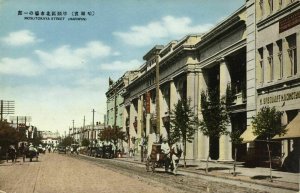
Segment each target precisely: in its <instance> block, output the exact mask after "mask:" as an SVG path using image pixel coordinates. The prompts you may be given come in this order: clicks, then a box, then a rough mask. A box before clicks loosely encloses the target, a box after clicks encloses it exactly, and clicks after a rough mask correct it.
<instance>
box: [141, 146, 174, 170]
mask: <svg viewBox="0 0 300 193" xmlns="http://www.w3.org/2000/svg"><path fill="white" fill-rule="evenodd" d="M170 162H171V159H170V158H169V157H167V156H165V155H164V154H163V153H162V151H161V144H159V143H154V144H152V148H151V153H150V155H149V156H148V157H147V161H146V170H147V172H148V171H150V169H151V171H152V172H155V168H163V167H164V168H165V170H166V171H168V169H169V166H170Z"/></svg>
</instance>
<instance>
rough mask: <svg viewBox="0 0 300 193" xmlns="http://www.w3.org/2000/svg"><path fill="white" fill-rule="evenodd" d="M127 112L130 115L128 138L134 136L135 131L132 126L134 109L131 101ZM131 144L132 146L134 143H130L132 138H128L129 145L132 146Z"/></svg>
mask: <svg viewBox="0 0 300 193" xmlns="http://www.w3.org/2000/svg"><path fill="white" fill-rule="evenodd" d="M129 114H130V116H129V117H130V119H129V133H130V138H131V137H136V132H135V130H134V127H133V123H134V120H135V109H134V104H133V101H131V102H130V109H129ZM133 146H134V144H133V143H132V140H131V139H130V147H131V148H134V147H133Z"/></svg>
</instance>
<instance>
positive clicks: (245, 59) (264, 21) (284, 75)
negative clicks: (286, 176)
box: [107, 0, 300, 161]
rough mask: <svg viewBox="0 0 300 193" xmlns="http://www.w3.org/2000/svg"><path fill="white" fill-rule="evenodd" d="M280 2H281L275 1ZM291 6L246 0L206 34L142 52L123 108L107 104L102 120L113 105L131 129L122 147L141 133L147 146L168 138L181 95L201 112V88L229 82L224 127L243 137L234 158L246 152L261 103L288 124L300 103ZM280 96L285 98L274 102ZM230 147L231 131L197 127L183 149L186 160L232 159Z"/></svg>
mask: <svg viewBox="0 0 300 193" xmlns="http://www.w3.org/2000/svg"><path fill="white" fill-rule="evenodd" d="M278 2H282V3H281V4H280V3H279V4H278V5H277V4H276V3H278ZM275 4H276V5H275ZM279 5H280V7H279ZM270 9H272V11H269V10H270ZM297 10H299V1H272V0H268V1H267V0H265V1H263V0H260V1H259V0H247V1H246V2H245V5H243V6H242V7H241V8H240V9H238V10H237V11H236V12H234V13H233V14H232V15H230V16H229V17H228V18H226V19H225V20H223V21H222V22H220V23H219V24H218V25H216V26H215V27H214V28H213V29H211V30H210V31H208V32H207V33H205V34H196V35H187V36H186V37H184V38H183V39H181V40H179V41H176V40H174V41H171V42H170V43H168V44H167V45H157V46H154V47H153V48H152V49H151V50H149V52H147V53H146V54H145V55H144V57H143V59H144V60H145V63H144V64H142V65H141V67H140V68H139V69H137V73H135V74H134V78H132V79H130V81H129V82H127V85H123V86H122V95H121V96H122V97H123V99H122V100H124V104H123V105H122V109H120V108H121V106H120V105H114V107H113V106H112V105H108V109H107V111H108V122H107V123H110V124H112V120H115V118H116V117H118V115H117V116H116V114H117V113H114V115H113V116H111V114H112V113H113V109H116V107H118V112H119V111H122V117H123V124H122V125H120V126H122V128H123V129H124V131H125V130H126V131H127V132H128V134H129V136H130V137H129V138H128V146H129V147H132V148H134V149H135V151H136V153H137V154H139V153H140V152H141V147H142V146H141V145H142V143H143V139H145V138H148V145H150V144H151V142H153V141H157V140H158V137H157V136H159V135H161V136H163V137H168V135H169V129H170V128H169V127H170V115H169V113H170V111H171V110H172V109H173V108H174V104H175V103H177V101H178V100H179V99H182V98H190V99H191V105H192V107H193V109H194V113H195V114H196V115H197V116H198V117H199V118H200V119H201V118H202V115H201V108H200V107H201V92H202V91H206V90H207V89H209V88H216V89H217V90H218V91H219V95H220V96H224V95H226V90H227V88H228V85H229V86H230V88H231V90H232V92H233V94H234V101H233V103H232V104H231V108H230V109H231V111H230V115H231V120H230V125H229V126H228V128H227V130H228V131H235V130H239V131H240V132H241V133H242V137H244V144H243V145H241V146H240V148H239V152H240V153H239V157H238V159H240V160H242V159H243V157H245V156H246V155H247V152H249V151H250V150H251V149H253V148H254V149H255V147H256V146H257V147H259V145H258V144H256V143H255V142H253V141H254V140H255V138H256V137H255V136H254V135H253V134H252V126H251V121H252V117H253V116H255V115H256V113H257V111H258V110H259V109H260V108H261V106H263V105H275V104H276V107H278V108H279V109H280V110H284V111H285V116H284V117H285V120H286V123H288V122H290V121H291V120H292V119H293V118H294V117H295V116H296V115H297V112H298V109H300V108H299V104H300V103H299V101H298V100H299V99H298V98H299V97H297V96H298V94H297V89H299V88H300V87H299V83H298V82H299V81H298V79H297V77H298V76H297V75H298V73H299V72H298V71H299V70H298V71H297V69H299V67H297V65H299V64H298V63H299V62H298V63H297V61H299V53H298V52H296V50H297V45H299V25H298V24H299V11H297ZM291 18H292V19H291ZM293 18H296V22H295V21H294V20H293ZM297 42H298V44H297ZM273 53H274V55H273ZM279 53H280V54H279ZM273 56H274V57H273ZM275 56H276V58H275ZM260 57H261V59H259V58H260ZM272 57H273V58H272ZM280 58H281V59H280ZM280 62H281V63H280ZM298 78H299V77H298ZM157 83H158V85H159V87H157ZM115 85H116V86H115V88H118V87H117V84H115ZM114 90H115V89H114V86H112V87H110V88H109V91H108V92H107V99H108V104H109V101H114V100H112V99H113V96H114V94H109V93H116V92H115V91H114ZM117 90H118V89H117ZM275 92H276V94H275ZM278 92H280V93H279V95H280V96H278V94H277V93H278ZM119 96H120V95H119ZM299 96H300V95H299ZM278 97H283V98H284V100H283V101H282V102H280V103H277V101H276V100H278ZM275 99H276V100H275ZM115 101H116V100H115ZM271 101H272V102H271ZM283 102H285V103H284V105H283ZM297 102H298V103H297ZM110 103H111V102H110ZM279 104H280V105H281V106H280V105H279ZM296 104H297V105H296ZM120 117H121V116H120ZM279 144H280V143H279ZM284 144H288V142H284ZM285 146H287V145H285ZM285 146H284V147H285ZM148 148H149V147H148ZM285 149H286V150H287V149H288V148H287V147H285ZM232 152H233V148H232V144H231V142H230V138H229V136H221V137H220V138H214V137H211V138H207V137H206V136H204V135H203V134H202V133H201V132H200V131H197V132H196V133H195V135H194V140H193V142H192V143H188V144H187V152H186V153H187V158H188V159H196V160H201V159H206V157H207V156H208V154H209V156H210V158H211V159H215V160H220V161H228V160H232Z"/></svg>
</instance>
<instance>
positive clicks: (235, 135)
mask: <svg viewBox="0 0 300 193" xmlns="http://www.w3.org/2000/svg"><path fill="white" fill-rule="evenodd" d="M240 136H241V132H240V131H239V130H236V131H233V132H231V133H230V138H231V143H232V144H233V146H234V163H233V175H234V176H236V172H235V170H236V155H237V146H238V145H240V144H242V141H243V138H240Z"/></svg>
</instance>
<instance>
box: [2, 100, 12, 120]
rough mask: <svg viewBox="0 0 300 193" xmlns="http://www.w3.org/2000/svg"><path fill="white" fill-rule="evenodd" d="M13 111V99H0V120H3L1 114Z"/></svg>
mask: <svg viewBox="0 0 300 193" xmlns="http://www.w3.org/2000/svg"><path fill="white" fill-rule="evenodd" d="M14 113H15V101H5V100H0V121H1V122H2V121H3V114H4V115H9V114H14Z"/></svg>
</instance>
